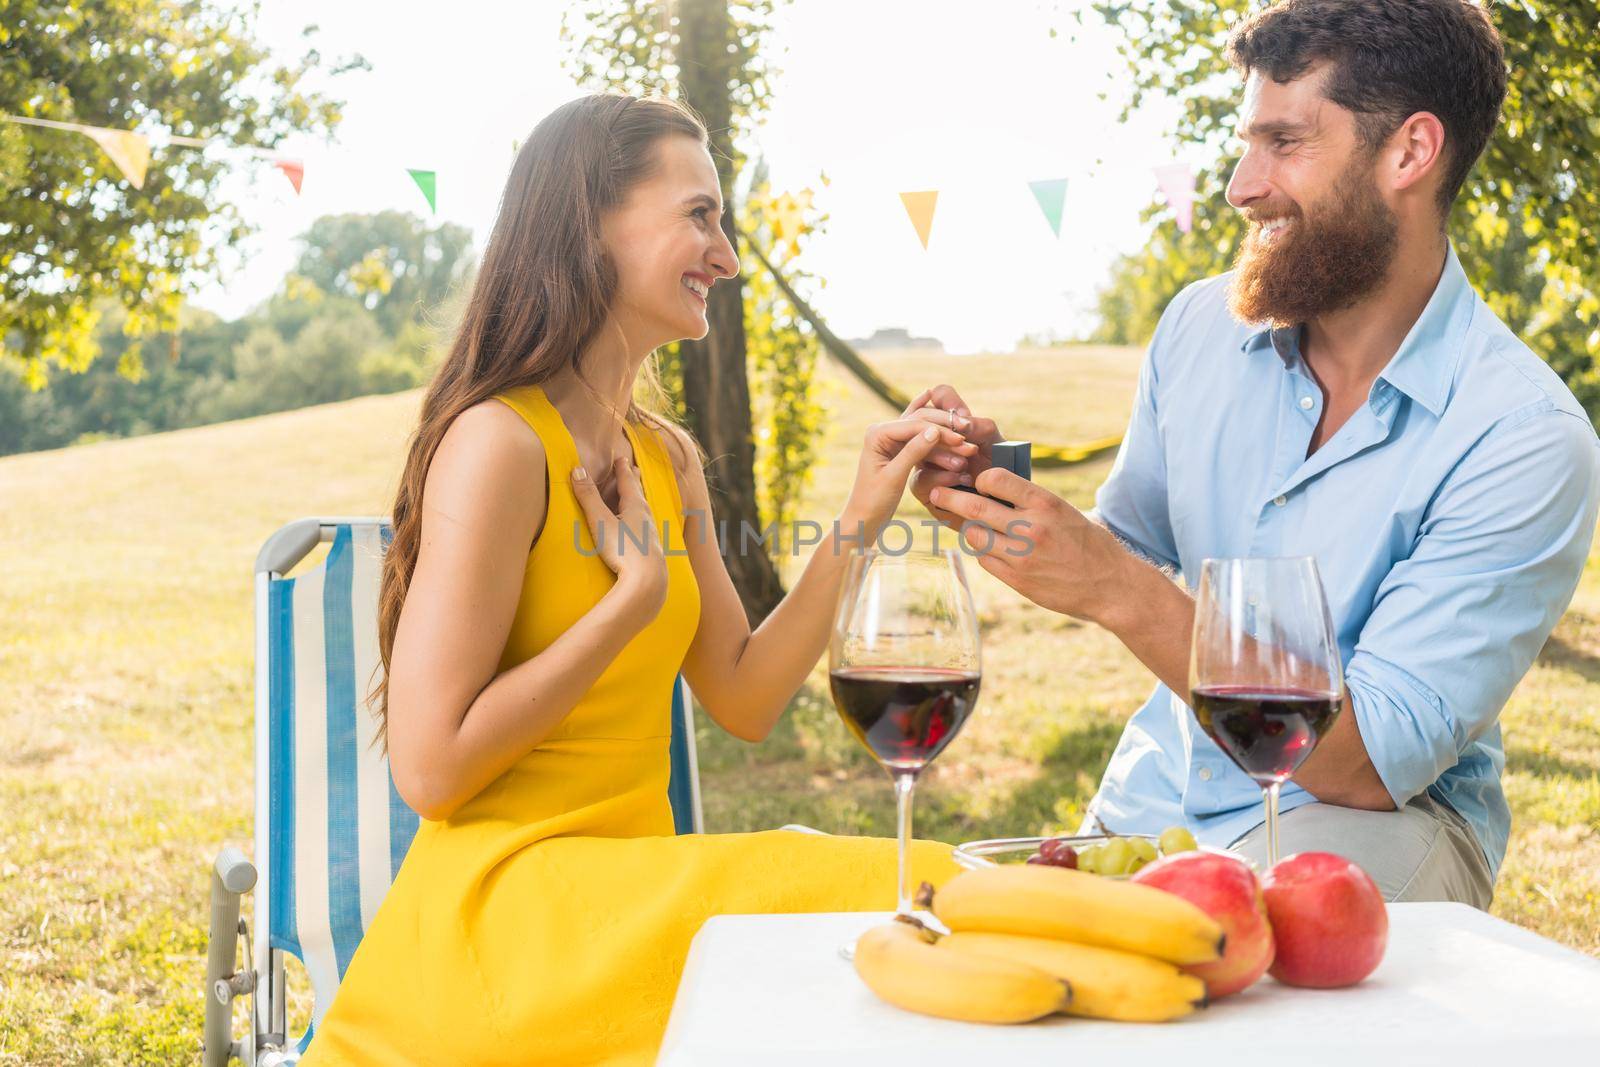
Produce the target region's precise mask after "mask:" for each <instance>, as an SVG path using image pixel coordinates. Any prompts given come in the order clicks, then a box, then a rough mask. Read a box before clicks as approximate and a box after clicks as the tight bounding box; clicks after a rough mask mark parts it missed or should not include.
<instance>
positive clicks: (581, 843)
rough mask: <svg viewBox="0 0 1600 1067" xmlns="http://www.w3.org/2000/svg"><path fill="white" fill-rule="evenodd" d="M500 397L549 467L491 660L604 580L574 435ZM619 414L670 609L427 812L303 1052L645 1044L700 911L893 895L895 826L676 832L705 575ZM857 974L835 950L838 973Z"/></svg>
mask: <svg viewBox="0 0 1600 1067" xmlns="http://www.w3.org/2000/svg"><path fill="white" fill-rule="evenodd" d="M498 399H500V400H502V401H504V402H505V403H506V404H508V405H509V406H510V407H512V408H513V409H515V410H516V411H517V412H518V413H519V414H520V415H521V416H522V417H523V418H524V419H525V420H527V422H528V424H529V425H530V426H532V427H533V429H534V431H535V432H536V433H537V434H538V435H539V438H540V440H541V441H542V442H543V444H544V448H545V453H546V455H547V457H548V461H549V482H550V493H549V510H548V517H547V518H546V521H545V526H544V530H543V532H542V533H541V534H540V536H539V538H538V540H537V541H536V542H535V544H534V546H533V550H532V551H531V552H530V553H529V555H528V563H527V568H526V570H525V571H524V574H523V580H522V596H521V599H520V601H519V602H518V605H517V613H516V617H515V621H514V622H513V624H512V628H511V634H510V637H509V639H508V640H507V642H506V649H505V653H504V654H503V655H502V656H501V659H500V665H499V670H502V671H503V670H507V669H509V668H511V667H513V666H515V665H516V664H517V663H520V662H522V661H524V660H526V659H528V658H530V657H532V656H535V655H537V654H538V653H539V652H540V651H541V650H542V649H544V648H546V647H547V646H548V645H549V644H550V643H551V642H552V641H554V640H555V639H556V638H557V637H558V636H559V635H560V634H561V633H562V632H563V631H564V630H566V629H567V628H568V627H569V626H571V625H572V624H573V623H574V622H575V621H576V620H577V619H578V618H580V617H581V616H582V615H583V614H584V613H586V612H587V611H589V610H590V609H591V608H592V607H593V606H594V605H595V603H596V602H597V601H598V600H599V599H600V597H601V596H602V595H603V594H604V593H605V592H606V590H607V589H609V588H610V587H611V585H612V583H613V581H614V580H615V579H614V576H613V575H612V573H611V570H610V569H609V568H608V567H607V566H606V564H605V563H604V561H602V560H601V559H600V558H599V557H598V556H597V555H596V554H595V549H594V541H593V538H592V537H591V536H590V534H589V530H588V526H587V524H586V523H585V522H584V518H583V513H582V511H581V509H580V507H579V505H578V501H577V498H576V497H575V496H574V495H573V492H572V488H571V485H570V482H569V480H568V474H569V472H570V471H571V469H572V468H573V467H574V466H576V465H577V463H578V453H577V447H576V445H574V443H573V440H572V437H571V435H570V434H569V433H568V432H567V429H566V426H565V425H564V424H563V423H562V421H561V417H560V415H559V414H558V413H557V412H556V409H555V407H554V406H553V405H552V404H551V403H550V402H549V400H548V399H547V398H546V397H545V395H544V392H543V391H542V390H541V389H540V388H538V387H537V386H529V387H524V388H519V389H516V390H514V391H511V392H509V393H506V394H504V395H501V396H500V397H498ZM627 433H628V439H629V441H630V442H631V443H632V445H633V451H634V456H635V458H636V462H637V464H638V466H639V469H640V473H641V475H642V481H643V485H644V490H645V495H646V497H647V498H648V500H649V503H650V508H651V511H652V512H653V514H654V516H655V519H656V523H657V526H658V528H659V527H660V525H661V523H662V521H663V520H664V519H666V520H669V527H670V529H669V534H668V536H669V539H670V544H671V547H672V549H673V552H672V553H669V554H668V557H667V570H668V574H669V584H668V594H667V600H666V604H665V606H664V607H663V608H662V609H661V613H660V614H659V615H657V616H656V618H655V620H654V621H653V622H651V623H650V625H649V626H647V627H646V628H645V629H644V630H643V631H642V632H641V633H640V634H639V635H638V636H637V637H635V638H634V640H633V641H632V642H631V643H629V644H628V646H627V647H626V648H625V649H624V650H623V652H622V654H621V655H620V656H618V657H617V658H616V660H615V661H614V662H613V663H612V664H611V666H610V667H609V668H608V669H607V670H606V671H605V673H604V674H602V675H601V677H600V679H599V681H597V682H596V683H595V685H594V687H593V688H592V689H591V690H590V691H589V692H588V693H587V694H586V695H585V696H584V697H583V699H582V700H581V701H580V702H579V703H578V705H577V706H576V707H574V708H573V709H572V712H571V713H570V714H569V715H568V716H567V717H566V719H564V720H563V721H562V723H561V725H560V726H558V727H557V728H556V729H555V730H554V731H553V732H552V733H551V734H550V736H549V737H548V738H546V739H545V740H544V741H543V742H541V743H540V744H539V746H538V747H537V748H535V749H534V750H533V751H531V752H529V753H528V754H527V755H525V756H523V757H522V759H520V760H519V761H517V763H516V764H515V765H514V766H513V767H512V768H511V769H510V770H508V771H507V772H506V773H505V774H504V775H502V776H501V777H500V778H499V779H497V780H496V781H495V782H493V783H492V784H491V785H489V786H488V787H487V788H485V789H484V790H483V792H481V793H479V794H478V795H477V796H476V797H475V798H473V799H472V800H471V801H470V802H469V803H467V804H465V805H464V806H462V807H461V808H460V809H459V810H458V811H457V812H456V813H455V814H454V815H452V816H451V817H450V818H449V819H447V820H445V821H443V822H430V821H427V820H424V821H423V823H422V825H421V828H420V829H419V830H418V832H417V836H416V840H415V842H414V843H413V844H412V846H411V850H410V852H409V853H408V854H407V856H406V859H405V862H404V864H403V865H402V866H401V869H400V873H399V875H398V876H397V877H396V879H395V883H394V886H393V887H392V888H391V889H390V891H389V894H388V896H387V897H385V898H384V902H383V905H382V907H381V908H380V909H379V911H378V914H377V915H376V916H375V917H374V919H373V923H372V927H371V929H369V930H368V931H367V934H366V936H365V937H364V938H363V940H362V942H361V945H360V947H359V948H358V949H357V951H356V953H355V956H354V957H353V958H352V960H351V962H350V967H349V969H348V971H347V972H346V974H345V978H344V981H343V982H342V984H341V985H340V988H339V992H338V994H337V995H336V996H335V998H334V1002H333V1004H332V1006H331V1007H330V1008H329V1010H328V1013H327V1015H326V1017H325V1018H324V1019H323V1020H322V1023H321V1025H319V1026H318V1027H317V1031H316V1034H315V1036H314V1037H313V1039H312V1042H311V1046H310V1048H309V1050H308V1051H307V1054H306V1057H305V1059H304V1060H302V1063H303V1064H304V1065H306V1067H331V1065H334V1064H381V1065H385V1067H387V1065H390V1064H394V1065H400V1064H406V1065H440V1067H477V1065H488V1064H507V1065H510V1064H517V1065H524V1064H592V1063H649V1062H651V1061H652V1060H653V1059H654V1057H655V1053H656V1049H657V1046H658V1045H659V1043H660V1041H661V1036H662V1032H663V1030H664V1029H665V1027H666V1022H667V1016H668V1013H669V1012H670V1010H671V1007H672V1000H673V996H674V995H675V993H676V990H677V985H678V976H679V974H680V972H681V971H682V967H683V960H684V956H685V953H686V952H687V950H688V947H689V941H690V939H691V938H692V937H693V936H694V934H695V932H696V931H697V930H698V929H699V928H700V924H701V923H702V922H704V921H705V920H706V918H708V917H709V916H712V915H717V914H722V913H730V914H737V913H753V912H812V911H865V910H889V909H892V908H893V907H894V881H895V851H894V842H893V841H889V840H884V839H877V838H849V837H823V836H817V835H811V834H798V833H793V832H785V831H778V830H774V831H767V832H763V833H751V834H690V835H684V836H673V822H672V810H671V807H670V805H669V804H668V801H667V780H668V777H669V774H670V760H669V756H668V750H667V745H668V740H669V738H670V736H671V724H670V714H671V711H670V709H671V687H672V685H673V683H674V680H675V678H676V676H677V674H678V672H679V669H680V667H681V665H682V663H683V660H684V654H685V653H686V651H687V650H688V648H689V645H690V644H691V642H692V641H693V638H694V634H695V629H696V627H697V626H698V624H699V619H700V594H699V589H698V587H697V586H696V584H695V576H694V572H693V570H692V569H691V567H690V563H689V560H688V558H687V557H686V556H684V555H682V554H681V553H682V552H683V549H684V545H683V533H682V531H683V503H682V500H681V497H680V494H679V491H678V485H677V479H676V477H675V474H674V471H673V467H672V462H671V460H670V458H669V457H668V455H667V453H666V449H665V446H664V444H663V442H662V441H661V439H660V438H659V437H658V436H657V435H656V433H655V432H654V431H652V430H650V429H648V428H635V427H633V426H629V427H628V428H627ZM576 545H581V546H582V548H583V551H582V552H580V551H578V549H577V547H575V546H576ZM840 729H843V726H841V727H840ZM887 788H888V787H887V783H885V790H886V791H887ZM913 866H914V869H915V874H916V877H917V878H919V879H926V880H929V881H933V882H934V883H935V884H940V883H942V882H943V881H944V880H945V879H946V878H948V877H949V876H950V875H952V874H953V873H954V872H955V867H954V865H953V864H952V863H951V861H950V859H949V852H948V849H947V848H945V847H944V846H942V845H937V844H934V843H932V842H919V843H918V844H917V846H916V851H915V854H914V864H913ZM750 978H751V981H753V982H759V981H762V980H763V976H762V975H759V974H752V975H751V976H750ZM856 980H857V979H856V977H855V975H854V974H853V973H852V972H851V971H850V969H849V967H848V966H847V965H846V964H845V963H844V962H843V961H841V962H840V965H839V981H841V982H854V981H856Z"/></svg>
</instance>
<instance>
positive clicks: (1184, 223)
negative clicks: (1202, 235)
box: [1155, 163, 1194, 233]
mask: <svg viewBox="0 0 1600 1067" xmlns="http://www.w3.org/2000/svg"><path fill="white" fill-rule="evenodd" d="M1155 172H1156V184H1157V185H1159V186H1161V195H1162V196H1164V197H1166V199H1167V203H1168V204H1170V205H1171V206H1172V214H1173V216H1174V217H1175V218H1176V219H1177V221H1178V229H1179V231H1180V232H1182V233H1188V232H1189V230H1190V229H1191V228H1192V227H1193V226H1194V171H1192V170H1190V169H1189V167H1188V166H1187V165H1185V164H1183V163H1169V164H1167V165H1166V166H1164V167H1157V168H1155Z"/></svg>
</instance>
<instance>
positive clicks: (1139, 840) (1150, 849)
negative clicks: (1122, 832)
mask: <svg viewBox="0 0 1600 1067" xmlns="http://www.w3.org/2000/svg"><path fill="white" fill-rule="evenodd" d="M1129 843H1130V844H1131V845H1133V854H1134V856H1135V857H1136V858H1137V859H1138V860H1139V866H1141V867H1143V866H1144V865H1145V864H1147V863H1149V862H1150V861H1151V860H1153V859H1155V858H1156V843H1155V842H1154V841H1151V840H1150V839H1149V838H1147V837H1135V838H1131V839H1130V840H1129Z"/></svg>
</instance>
